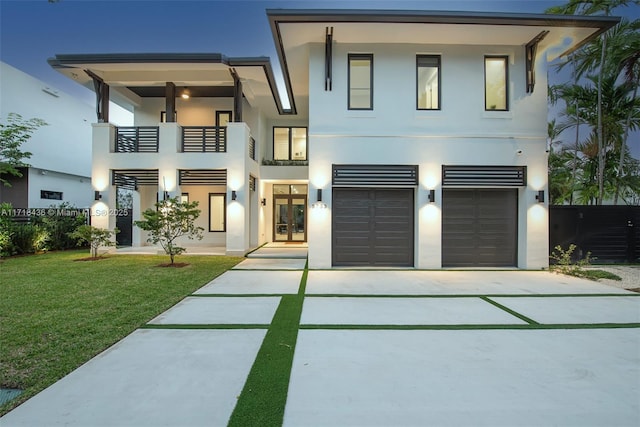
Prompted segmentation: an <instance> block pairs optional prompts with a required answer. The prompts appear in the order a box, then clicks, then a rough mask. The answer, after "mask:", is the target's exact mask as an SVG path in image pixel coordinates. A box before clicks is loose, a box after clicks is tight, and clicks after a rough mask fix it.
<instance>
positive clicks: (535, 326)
mask: <svg viewBox="0 0 640 427" xmlns="http://www.w3.org/2000/svg"><path fill="white" fill-rule="evenodd" d="M635 328H640V323H553V324H552V323H549V324H542V323H536V324H526V325H522V324H513V325H505V324H497V325H492V324H486V325H476V324H470V325H300V330H307V329H311V330H313V329H326V330H336V329H345V330H354V331H357V330H372V331H392V330H397V331H476V330H496V329H505V330H510V329H526V330H536V329H635Z"/></svg>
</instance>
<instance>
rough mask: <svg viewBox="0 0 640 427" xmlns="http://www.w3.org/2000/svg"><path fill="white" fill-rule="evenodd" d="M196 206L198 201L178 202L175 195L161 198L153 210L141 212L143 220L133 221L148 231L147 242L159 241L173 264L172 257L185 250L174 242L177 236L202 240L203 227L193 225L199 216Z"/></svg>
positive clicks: (156, 242)
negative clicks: (169, 197)
mask: <svg viewBox="0 0 640 427" xmlns="http://www.w3.org/2000/svg"><path fill="white" fill-rule="evenodd" d="M197 207H198V202H180V199H179V198H177V197H174V198H172V199H168V200H162V201H160V202H157V203H156V209H155V210H154V209H147V210H146V211H144V212H142V216H143V217H144V218H145V219H144V221H135V225H136V226H138V227H140V228H142V229H143V230H145V231H148V232H149V233H150V236H149V238H148V239H147V242H150V243H153V244H154V245H155V244H158V243H159V244H160V246H162V249H164V251H165V252H166V254H167V255H169V257H170V258H171V264H173V261H174V257H175V256H176V255H180V254H181V253H182V252H184V251H185V248H182V247H180V246H177V245H176V244H175V240H176V239H177V238H178V237H182V236H186V237H187V238H189V239H198V240H202V232H203V231H204V228H202V227H197V226H196V225H195V220H196V218H198V217H199V216H200V209H197Z"/></svg>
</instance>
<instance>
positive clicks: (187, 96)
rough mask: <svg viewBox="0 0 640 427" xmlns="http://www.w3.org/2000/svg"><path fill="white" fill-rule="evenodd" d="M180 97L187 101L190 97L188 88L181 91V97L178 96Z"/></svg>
mask: <svg viewBox="0 0 640 427" xmlns="http://www.w3.org/2000/svg"><path fill="white" fill-rule="evenodd" d="M180 96H181V97H182V99H189V98H190V97H191V91H189V88H188V87H185V88H184V89H183V90H182V95H180Z"/></svg>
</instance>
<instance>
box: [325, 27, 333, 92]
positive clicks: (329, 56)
mask: <svg viewBox="0 0 640 427" xmlns="http://www.w3.org/2000/svg"><path fill="white" fill-rule="evenodd" d="M332 74H333V27H326V30H325V36H324V90H325V91H331V89H332V82H331V79H332Z"/></svg>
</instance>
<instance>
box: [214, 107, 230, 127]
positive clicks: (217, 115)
mask: <svg viewBox="0 0 640 427" xmlns="http://www.w3.org/2000/svg"><path fill="white" fill-rule="evenodd" d="M223 114H228V115H229V121H228V122H227V123H233V111H231V110H220V111H216V126H217V127H221V126H220V116H221V115H223ZM223 127H224V126H223Z"/></svg>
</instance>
